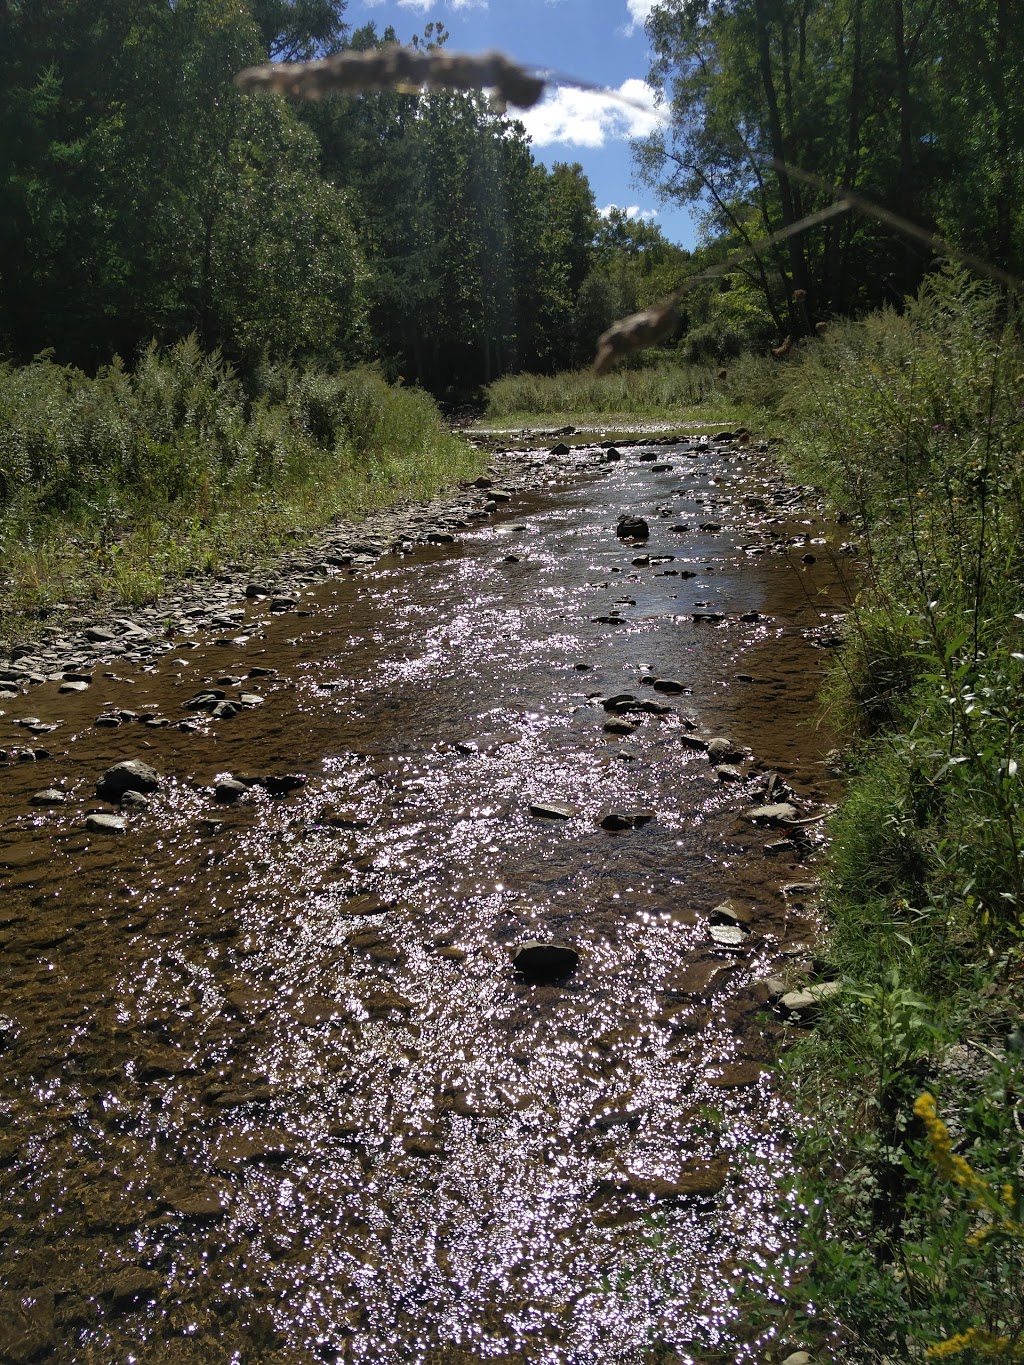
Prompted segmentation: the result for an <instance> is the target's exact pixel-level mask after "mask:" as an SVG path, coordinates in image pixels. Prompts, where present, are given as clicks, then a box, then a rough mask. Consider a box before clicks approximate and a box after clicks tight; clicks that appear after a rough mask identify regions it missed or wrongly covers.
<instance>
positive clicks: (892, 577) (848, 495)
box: [780, 270, 1024, 1362]
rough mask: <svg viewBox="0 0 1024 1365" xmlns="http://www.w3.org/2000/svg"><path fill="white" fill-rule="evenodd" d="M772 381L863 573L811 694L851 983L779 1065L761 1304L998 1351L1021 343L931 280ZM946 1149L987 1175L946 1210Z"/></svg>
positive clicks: (869, 1337)
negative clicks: (832, 727)
mask: <svg viewBox="0 0 1024 1365" xmlns="http://www.w3.org/2000/svg"><path fill="white" fill-rule="evenodd" d="M781 371H782V379H781V382H782V384H783V385H784V388H785V392H784V395H783V398H782V400H781V403H780V410H781V411H782V412H783V413H784V416H785V418H786V422H787V425H788V426H789V428H790V429H791V430H792V431H793V433H794V459H795V461H796V463H797V468H798V470H799V471H800V472H801V474H802V476H803V477H806V478H813V479H815V480H816V481H818V482H820V483H821V484H822V485H823V486H825V487H826V488H827V489H828V490H829V491H830V493H831V496H832V498H833V499H834V500H835V501H836V502H838V503H839V505H840V506H841V507H842V508H844V509H845V510H846V511H847V513H849V514H851V516H852V519H853V521H854V524H855V525H856V527H857V530H856V534H857V536H858V540H859V541H860V545H861V555H862V557H863V559H864V561H865V566H866V567H865V574H864V585H863V588H862V590H861V592H860V595H859V596H858V598H857V600H856V601H855V603H854V606H853V610H852V612H851V615H850V620H849V626H848V641H847V645H846V648H845V650H844V653H843V657H842V659H841V667H840V668H839V670H838V671H837V672H836V673H835V675H834V677H833V679H832V683H831V699H832V703H833V707H834V712H835V715H836V717H837V718H842V719H844V720H845V723H846V724H847V726H848V727H849V731H850V739H851V742H852V743H853V744H854V746H855V747H854V750H853V758H852V763H853V768H854V775H853V777H852V780H851V783H850V786H849V789H848V793H847V796H846V799H845V801H844V804H843V806H842V808H841V810H840V811H839V813H838V815H837V816H836V818H835V819H834V821H833V827H832V835H833V844H832V855H831V872H830V878H829V882H828V885H827V888H826V906H827V911H828V916H829V921H830V929H829V938H828V952H829V955H830V958H831V961H832V966H833V968H834V970H835V972H836V974H837V975H838V976H840V977H841V978H842V979H843V981H844V983H845V985H844V991H843V994H842V997H841V1002H840V1004H839V1005H838V1006H837V1007H835V1008H834V1009H833V1010H831V1011H830V1012H829V1013H828V1015H827V1016H826V1019H825V1021H824V1022H823V1024H822V1026H821V1027H820V1028H819V1029H818V1030H816V1032H815V1034H814V1035H813V1036H812V1037H811V1038H809V1039H808V1040H807V1041H806V1042H805V1043H803V1044H801V1046H800V1047H799V1048H798V1049H797V1050H796V1052H795V1054H794V1055H793V1057H792V1058H791V1061H790V1072H791V1077H792V1079H793V1083H794V1088H795V1094H796V1097H797V1100H798V1103H799V1104H800V1105H801V1106H802V1107H803V1109H804V1111H805V1112H806V1113H807V1114H808V1115H809V1116H810V1122H809V1123H808V1125H807V1127H806V1128H805V1129H804V1131H803V1136H802V1138H801V1156H802V1162H803V1173H802V1175H801V1176H800V1178H799V1180H798V1199H799V1202H800V1205H801V1207H802V1208H803V1209H804V1213H805V1217H804V1220H803V1222H802V1228H801V1237H800V1242H799V1246H800V1250H799V1251H798V1252H797V1254H796V1259H795V1261H794V1264H793V1266H791V1267H790V1269H791V1270H792V1271H793V1273H794V1274H795V1275H796V1277H797V1278H796V1280H795V1282H794V1283H795V1284H797V1285H798V1286H799V1288H798V1290H797V1293H798V1295H799V1298H800V1300H801V1302H802V1304H803V1305H804V1306H803V1307H801V1308H799V1309H798V1308H797V1305H796V1296H795V1295H791V1294H790V1291H789V1289H786V1288H780V1295H781V1297H782V1299H784V1300H785V1301H787V1302H788V1303H789V1305H790V1310H791V1311H792V1312H794V1313H799V1314H801V1315H803V1318H804V1320H805V1326H806V1330H808V1331H810V1332H812V1333H813V1334H820V1335H821V1336H822V1338H823V1339H828V1340H831V1341H832V1342H833V1343H834V1342H835V1341H839V1342H840V1343H841V1346H840V1348H839V1355H840V1357H841V1358H842V1359H844V1360H845V1359H849V1360H853V1361H860V1360H864V1361H869V1360H870V1361H874V1360H877V1359H878V1358H879V1356H880V1355H883V1356H886V1355H887V1356H889V1357H890V1358H896V1359H918V1358H923V1354H924V1351H925V1348H926V1347H930V1348H932V1355H931V1356H929V1357H928V1358H936V1359H938V1358H942V1357H944V1356H946V1355H949V1356H953V1355H956V1356H957V1358H958V1359H963V1360H967V1361H972V1362H973V1361H979V1360H982V1359H991V1358H995V1359H1004V1360H1011V1359H1016V1358H1017V1355H1016V1354H1015V1353H1016V1352H1017V1351H1018V1349H1019V1346H1020V1342H1021V1339H1022V1332H1024V1321H1022V1319H1021V1313H1020V1302H1021V1285H1022V1276H1024V1257H1022V1246H1021V1240H1022V1239H1021V1238H1020V1237H1018V1236H1016V1234H1013V1235H1011V1233H1012V1229H1011V1230H1010V1231H1009V1232H1008V1231H1006V1228H1004V1229H1003V1232H999V1230H998V1228H995V1230H994V1231H992V1236H991V1239H990V1236H989V1233H988V1232H986V1231H985V1228H986V1227H994V1224H998V1223H999V1219H995V1217H994V1214H993V1206H991V1203H990V1201H989V1202H986V1201H988V1200H989V1195H988V1194H986V1193H985V1191H988V1190H989V1189H990V1188H991V1190H993V1191H996V1195H994V1196H993V1197H997V1196H998V1197H999V1198H1001V1197H1002V1195H1001V1194H999V1191H1001V1190H1002V1189H1003V1188H1004V1187H1006V1186H1007V1185H1008V1184H1009V1185H1010V1186H1012V1188H1013V1189H1014V1190H1016V1191H1017V1193H1016V1194H1014V1195H1013V1199H1014V1200H1015V1201H1016V1205H1015V1206H1016V1207H1017V1208H1018V1210H1019V1198H1020V1196H1019V1172H1020V1169H1021V1161H1022V1157H1024V1138H1022V1134H1021V1128H1020V1105H1021V1101H1022V1095H1024V1075H1022V1073H1021V1070H1020V1058H1019V1055H1018V1054H1017V1052H1016V1051H1015V1049H1014V1047H1013V1046H1011V1045H1009V1044H1008V1043H1007V1041H1006V1039H1007V1035H1010V1037H1011V1038H1012V1037H1015V1036H1016V1035H1015V1034H1013V1033H1011V1030H1012V1029H1013V1028H1014V1027H1015V1025H1016V1024H1018V1023H1019V1020H1020V1017H1021V1013H1022V1012H1024V956H1022V952H1021V942H1022V936H1024V919H1022V914H1024V883H1022V865H1021V860H1022V856H1024V839H1022V819H1024V791H1022V788H1021V781H1022V774H1021V771H1020V768H1019V763H1020V758H1021V744H1022V739H1024V735H1022V730H1021V720H1020V717H1021V713H1022V701H1024V648H1022V646H1024V636H1022V625H1024V616H1022V614H1021V610H1020V608H1021V586H1022V579H1024V559H1022V551H1021V544H1022V541H1021V533H1022V529H1024V527H1022V520H1021V519H1022V513H1024V500H1022V497H1021V492H1022V489H1021V483H1020V477H1021V475H1020V450H1021V448H1022V445H1024V345H1022V342H1021V337H1020V331H1019V326H1018V322H1017V319H1016V318H1014V317H1013V316H1012V315H1011V316H1008V309H1007V306H1006V300H1005V299H1003V298H1001V297H1000V296H999V295H997V294H996V293H995V292H994V291H993V290H990V289H989V288H987V287H983V286H980V285H978V284H976V283H974V282H972V281H971V280H970V279H969V278H968V277H966V276H965V275H964V274H963V273H962V272H959V271H953V270H951V271H946V272H945V273H943V274H939V275H936V276H934V277H932V278H930V279H929V281H928V282H927V284H926V286H925V288H924V289H923V290H922V292H921V294H920V295H919V296H918V298H917V299H915V300H914V301H912V302H911V303H910V304H909V305H908V307H907V309H906V310H905V312H904V313H903V314H896V313H894V312H892V311H886V312H884V313H882V314H878V315H875V316H872V317H869V318H867V319H866V320H865V321H864V322H863V323H859V324H849V325H846V326H842V327H839V326H837V327H834V328H831V329H830V331H829V334H828V335H827V337H826V338H825V341H824V343H822V344H818V343H814V344H813V345H808V346H806V347H801V348H798V349H797V351H796V353H795V363H788V364H787V365H786V366H783V367H781ZM924 1090H927V1091H929V1092H931V1093H932V1094H934V1095H937V1096H938V1098H939V1101H940V1104H941V1108H942V1110H943V1112H944V1113H946V1114H947V1115H948V1134H951V1137H950V1142H951V1144H952V1145H951V1146H950V1147H949V1160H948V1161H947V1163H946V1166H943V1165H942V1163H941V1162H938V1163H937V1162H936V1159H935V1158H936V1150H937V1149H936V1147H935V1142H934V1140H930V1145H929V1142H926V1141H925V1140H924V1139H925V1137H926V1133H925V1131H924V1127H923V1126H922V1124H923V1123H924V1120H921V1116H920V1113H919V1115H918V1118H917V1119H915V1117H914V1106H915V1102H917V1100H918V1097H919V1096H920V1095H921V1092H922V1091H924ZM929 1112H931V1111H929ZM925 1118H927V1115H926V1116H925ZM925 1126H927V1125H925ZM939 1131H940V1130H939V1129H938V1128H935V1129H934V1132H932V1139H934V1135H935V1133H938V1132H939ZM943 1131H945V1130H943ZM961 1159H962V1160H963V1161H964V1162H966V1163H967V1164H968V1166H969V1167H970V1168H971V1169H973V1170H974V1171H975V1172H980V1173H981V1174H979V1175H977V1177H976V1179H977V1182H978V1183H976V1184H972V1183H971V1182H970V1181H969V1180H967V1177H966V1176H964V1181H959V1182H958V1181H956V1180H954V1181H953V1184H954V1186H955V1185H957V1184H958V1183H959V1184H960V1186H961V1187H962V1192H963V1193H962V1197H954V1195H955V1189H954V1190H952V1191H951V1188H950V1179H951V1177H950V1172H951V1171H952V1172H954V1173H955V1172H957V1171H959V1172H960V1173H961V1174H963V1170H964V1169H965V1168H963V1167H961V1166H960V1165H958V1164H957V1162H958V1161H959V1160H961ZM965 1181H966V1183H964V1182H965ZM1014 1182H1017V1183H1014ZM972 1191H973V1193H972ZM1005 1207H1006V1208H1007V1209H1009V1207H1010V1206H1009V1205H1006V1206H1005ZM1008 1216H1009V1215H1008ZM1014 1217H1016V1215H1014ZM1011 1221H1012V1220H1011ZM1017 1221H1018V1222H1019V1219H1018V1220H1017ZM1004 1222H1005V1220H1004ZM1000 1226H1002V1224H1000ZM1006 1226H1007V1228H1008V1227H1009V1224H1007V1225H1006ZM997 1233H998V1235H997ZM1004 1233H1005V1235H1003V1234H1004ZM990 1241H991V1244H990ZM782 1278H784V1277H782ZM780 1285H781V1279H780ZM808 1304H810V1305H813V1312H812V1313H811V1314H810V1318H809V1320H808V1317H807V1311H806V1305H808ZM993 1343H996V1345H995V1346H993ZM999 1343H1002V1344H999ZM990 1348H991V1349H990Z"/></svg>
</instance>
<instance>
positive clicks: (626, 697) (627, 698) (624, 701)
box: [601, 692, 637, 715]
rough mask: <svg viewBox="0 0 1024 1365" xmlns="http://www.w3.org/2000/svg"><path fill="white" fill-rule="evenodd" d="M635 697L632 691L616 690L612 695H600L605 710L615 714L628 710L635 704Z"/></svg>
mask: <svg viewBox="0 0 1024 1365" xmlns="http://www.w3.org/2000/svg"><path fill="white" fill-rule="evenodd" d="M636 703H637V698H636V697H634V696H633V694H632V692H616V693H615V694H614V696H611V697H602V699H601V705H602V706H603V707H604V709H605V710H606V711H612V712H613V713H615V714H616V715H618V714H620V713H621V712H623V711H629V710H631V709H632V708H633V707H634V706H636Z"/></svg>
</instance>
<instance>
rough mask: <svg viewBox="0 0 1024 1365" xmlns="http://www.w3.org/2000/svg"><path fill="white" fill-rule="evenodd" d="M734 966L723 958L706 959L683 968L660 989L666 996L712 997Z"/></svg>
mask: <svg viewBox="0 0 1024 1365" xmlns="http://www.w3.org/2000/svg"><path fill="white" fill-rule="evenodd" d="M732 970H733V969H732V965H731V964H730V963H728V962H723V961H722V960H721V958H706V959H704V961H702V962H691V963H690V964H689V966H687V967H683V968H682V969H681V970H680V971H678V972H675V973H673V975H672V976H670V977H669V979H668V980H667V981H666V982H665V984H664V985H663V986H662V987H660V989H661V990H662V991H663V992H664V993H665V994H666V995H696V996H708V995H712V994H713V993H714V992H715V991H716V990H718V988H719V987H720V986H721V985H723V984H724V982H725V981H726V980H727V978H728V977H729V975H730V973H731V972H732Z"/></svg>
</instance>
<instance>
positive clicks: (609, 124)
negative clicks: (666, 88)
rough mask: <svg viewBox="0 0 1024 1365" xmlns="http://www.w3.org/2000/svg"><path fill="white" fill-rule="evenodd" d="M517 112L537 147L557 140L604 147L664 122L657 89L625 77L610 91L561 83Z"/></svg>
mask: <svg viewBox="0 0 1024 1365" xmlns="http://www.w3.org/2000/svg"><path fill="white" fill-rule="evenodd" d="M616 95H618V96H621V98H619V99H617V98H616ZM624 101H628V102H624ZM515 116H516V118H518V119H521V120H522V122H523V123H524V124H525V125H526V131H527V132H528V133H529V134H530V137H531V138H532V139H533V142H534V145H535V146H537V147H547V146H550V144H551V143H553V142H562V143H568V144H569V145H570V146H572V147H603V146H604V144H605V143H606V142H608V141H612V142H618V141H625V140H626V139H627V138H635V137H646V136H647V134H648V133H651V132H653V131H654V129H655V128H657V127H658V124H659V123H660V122H661V119H660V116H659V114H658V113H657V111H656V109H655V106H654V92H653V91H652V90H651V88H650V86H648V85H646V84H645V83H644V82H643V81H641V80H637V79H635V78H631V79H630V80H628V81H623V82H622V84H621V85H620V86H619V88H618V90H617V91H615V92H612V91H608V92H607V93H605V92H603V91H594V90H576V89H574V88H573V87H572V86H567V85H560V86H558V87H556V89H555V91H554V93H553V94H552V95H549V96H548V97H547V98H546V99H545V100H543V101H542V102H541V103H540V104H538V105H536V106H535V108H533V109H526V110H521V111H516V115H515Z"/></svg>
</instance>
